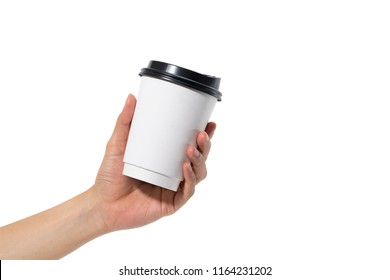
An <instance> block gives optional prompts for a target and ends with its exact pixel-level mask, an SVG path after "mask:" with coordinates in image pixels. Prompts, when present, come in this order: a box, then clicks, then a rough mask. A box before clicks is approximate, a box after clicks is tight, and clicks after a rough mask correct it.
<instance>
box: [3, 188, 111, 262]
mask: <svg viewBox="0 0 390 280" xmlns="http://www.w3.org/2000/svg"><path fill="white" fill-rule="evenodd" d="M91 196H92V194H91V191H90V190H88V191H86V192H84V193H82V194H80V195H78V196H76V197H74V198H72V199H70V200H68V201H66V202H64V203H62V204H60V205H58V206H56V207H53V208H51V209H49V210H46V211H44V212H41V213H39V214H36V215H34V216H31V217H28V218H26V219H23V220H21V221H18V222H15V223H13V224H10V225H7V226H4V227H2V228H0V259H58V258H61V257H63V256H65V255H67V254H69V253H70V252H72V251H74V250H75V249H77V248H79V247H80V246H82V245H83V244H85V243H87V242H88V241H90V240H92V239H94V238H96V237H98V236H100V235H102V234H104V233H105V232H106V231H105V225H104V223H103V222H102V219H101V218H100V217H99V211H97V207H98V205H97V203H95V202H94V201H95V200H94V199H93V198H92V197H91Z"/></svg>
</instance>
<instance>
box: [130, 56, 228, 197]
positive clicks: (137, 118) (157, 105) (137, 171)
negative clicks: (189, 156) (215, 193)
mask: <svg viewBox="0 0 390 280" xmlns="http://www.w3.org/2000/svg"><path fill="white" fill-rule="evenodd" d="M139 75H140V76H141V83H140V88H139V91H138V98H137V105H136V108H135V112H134V116H133V120H132V123H131V128H130V132H129V137H128V141H127V145H126V151H125V155H124V159H123V161H124V168H123V174H124V175H126V176H128V177H132V178H135V179H139V180H141V181H145V182H148V183H151V184H153V185H156V186H159V187H162V188H166V189H169V190H172V191H177V189H178V187H179V185H180V182H181V181H183V172H182V166H183V163H184V161H185V160H186V149H187V147H188V145H190V144H192V145H195V146H196V135H197V133H198V132H199V131H203V130H204V129H205V127H206V125H207V123H208V121H209V119H210V116H211V114H212V111H213V109H214V107H215V104H216V103H217V101H221V97H222V94H221V93H220V92H219V84H220V78H217V77H214V76H209V75H204V74H200V73H197V72H195V71H192V70H188V69H185V68H183V67H179V66H176V65H173V64H169V63H164V62H160V61H150V62H149V65H148V67H146V68H143V69H142V70H141V72H140V74H139Z"/></svg>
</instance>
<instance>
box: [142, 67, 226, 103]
mask: <svg viewBox="0 0 390 280" xmlns="http://www.w3.org/2000/svg"><path fill="white" fill-rule="evenodd" d="M139 75H140V76H148V77H152V78H157V79H162V80H165V81H168V82H172V83H175V84H178V85H181V86H185V87H188V88H191V89H195V90H199V91H202V92H204V93H206V94H209V95H211V96H213V97H215V98H217V100H218V101H221V97H222V93H221V92H220V91H219V90H218V89H219V83H220V80H221V79H220V78H218V77H214V76H209V75H204V74H200V73H198V72H195V71H192V70H189V69H186V68H183V67H180V66H176V65H173V64H169V63H165V62H160V61H155V60H151V61H150V62H149V65H148V67H146V68H142V69H141V72H140V73H139Z"/></svg>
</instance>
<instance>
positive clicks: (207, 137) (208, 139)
mask: <svg viewBox="0 0 390 280" xmlns="http://www.w3.org/2000/svg"><path fill="white" fill-rule="evenodd" d="M205 134H206V142H210V137H209V135H208V134H207V133H205Z"/></svg>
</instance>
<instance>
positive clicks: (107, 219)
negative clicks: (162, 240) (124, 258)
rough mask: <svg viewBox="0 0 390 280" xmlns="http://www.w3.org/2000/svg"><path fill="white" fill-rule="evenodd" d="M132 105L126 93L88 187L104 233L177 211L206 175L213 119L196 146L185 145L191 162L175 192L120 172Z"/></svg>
mask: <svg viewBox="0 0 390 280" xmlns="http://www.w3.org/2000/svg"><path fill="white" fill-rule="evenodd" d="M135 105H136V100H135V97H134V96H133V95H129V96H128V98H127V101H126V104H125V106H124V108H123V110H122V113H121V114H120V115H119V117H118V120H117V123H116V126H115V129H114V132H113V134H112V136H111V139H110V140H109V142H108V144H107V148H106V153H105V156H104V159H103V163H102V165H101V167H100V169H99V172H98V175H97V177H96V182H95V184H94V186H93V187H92V188H91V191H92V193H93V197H94V199H96V200H97V201H95V202H96V204H95V205H99V212H100V217H101V219H102V220H103V222H104V224H105V227H106V231H107V232H110V231H115V230H121V229H127V228H135V227H140V226H143V225H146V224H148V223H151V222H153V221H156V220H157V219H159V218H161V217H164V216H167V215H170V214H172V213H174V212H176V211H177V210H178V209H179V208H180V207H182V206H183V205H184V204H185V203H186V202H187V201H188V200H189V199H190V197H191V196H192V195H193V194H194V192H195V185H197V184H198V183H199V182H200V181H202V180H203V179H204V178H205V177H206V175H207V170H206V164H205V161H206V159H207V156H208V154H209V152H210V147H211V142H210V139H211V138H212V136H213V134H214V131H215V128H216V124H215V123H212V122H210V123H209V124H208V125H207V127H206V129H205V131H202V132H199V133H198V135H197V138H196V143H197V145H198V149H197V148H196V147H194V146H192V145H190V146H189V147H188V148H187V156H188V158H189V159H190V162H185V163H184V164H183V174H184V181H183V182H182V183H181V184H180V187H179V189H178V191H177V192H173V191H170V190H167V189H163V188H160V187H156V186H154V185H152V184H149V183H145V182H142V181H140V180H136V179H133V178H129V177H127V176H125V175H122V171H123V166H124V164H123V156H124V153H125V149H126V143H127V138H128V134H129V130H130V125H131V120H132V118H133V113H134V109H135Z"/></svg>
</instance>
